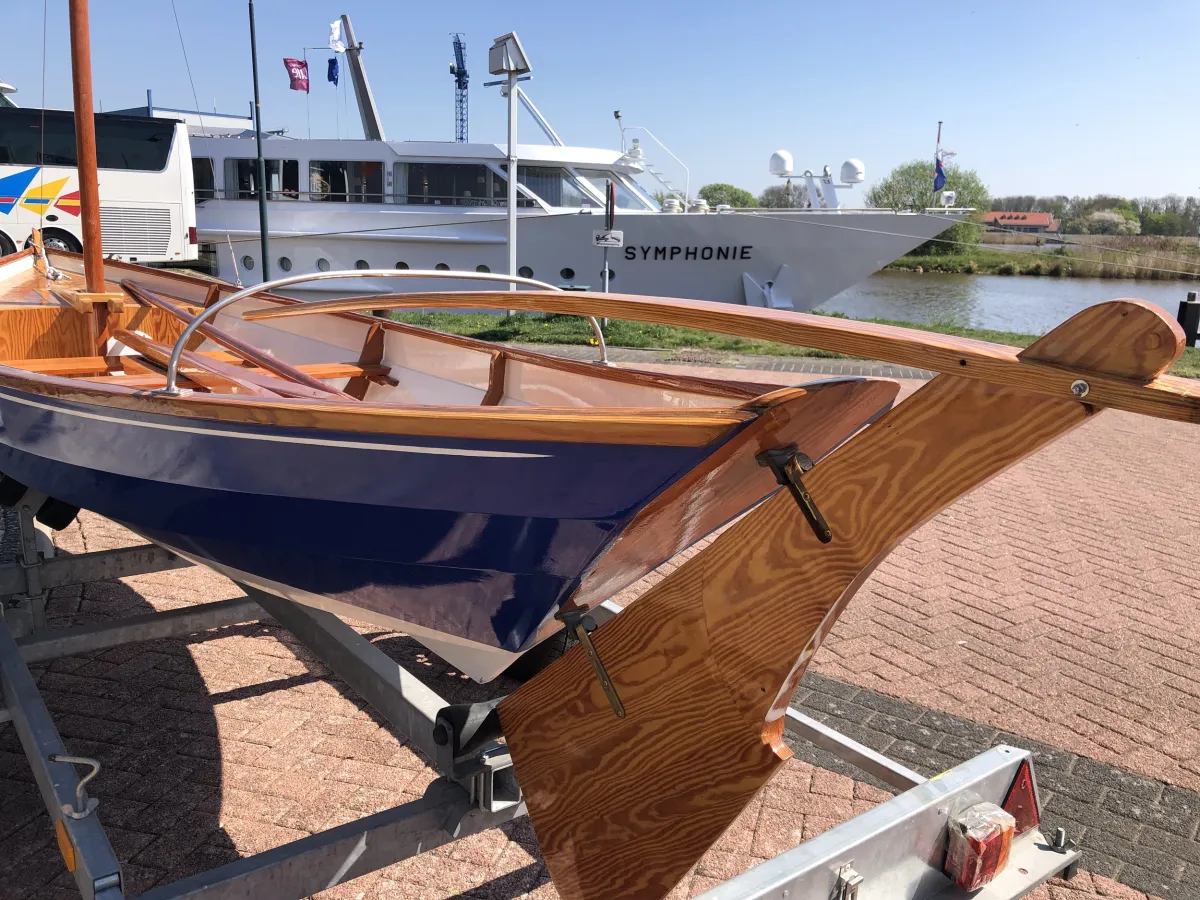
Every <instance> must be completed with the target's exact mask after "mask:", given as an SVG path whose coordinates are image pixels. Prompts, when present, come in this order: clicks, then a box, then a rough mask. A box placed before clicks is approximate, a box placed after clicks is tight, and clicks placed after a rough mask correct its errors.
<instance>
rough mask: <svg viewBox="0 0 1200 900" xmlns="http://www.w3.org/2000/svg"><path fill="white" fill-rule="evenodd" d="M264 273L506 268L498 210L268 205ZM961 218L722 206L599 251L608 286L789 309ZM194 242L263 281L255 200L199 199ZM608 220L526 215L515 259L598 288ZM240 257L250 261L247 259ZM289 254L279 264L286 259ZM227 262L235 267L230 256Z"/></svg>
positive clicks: (655, 220)
mask: <svg viewBox="0 0 1200 900" xmlns="http://www.w3.org/2000/svg"><path fill="white" fill-rule="evenodd" d="M269 206H270V215H269V218H270V223H271V255H272V260H271V271H272V273H273V274H278V273H280V272H281V271H284V270H286V271H288V272H290V273H291V274H297V273H300V272H310V271H311V272H315V271H318V270H319V269H324V268H329V269H335V270H336V269H353V268H356V267H357V268H371V269H391V268H409V269H434V268H436V267H439V266H445V267H448V268H449V269H452V270H461V271H475V270H477V269H479V268H481V267H483V268H486V269H487V270H489V271H492V272H506V271H507V269H508V262H507V260H508V250H507V246H506V243H505V234H506V224H505V219H504V210H503V209H492V208H485V209H477V208H450V209H448V210H446V211H441V212H424V211H418V210H413V209H406V208H404V207H396V206H391V205H388V204H380V205H377V206H370V205H364V204H357V203H356V204H332V203H323V204H313V203H299V202H282V201H277V202H274V203H271V204H269ZM958 218H960V216H957V215H955V214H953V213H951V214H942V213H939V214H927V213H898V212H893V211H891V210H761V211H748V212H744V213H742V212H739V213H728V214H713V213H710V214H706V215H699V214H676V215H671V214H663V213H623V214H622V215H620V216H618V217H617V228H618V229H619V230H621V231H622V232H623V233H624V246H623V247H622V248H613V249H610V250H609V251H608V266H609V271H610V272H611V278H610V289H611V290H613V291H619V292H621V293H628V294H647V295H653V296H660V297H684V298H691V299H696V300H712V301H717V302H723V303H736V304H749V305H753V306H768V307H774V308H779V309H792V310H795V311H798V312H803V311H807V310H810V309H813V308H816V307H818V306H820V304H821V303H823V302H824V301H826V300H828V299H830V298H831V297H833V296H835V295H836V294H838V293H840V292H841V291H843V290H845V289H847V288H849V287H851V286H852V285H854V284H856V283H858V282H859V281H862V280H863V279H864V278H866V277H867V276H869V275H870V274H872V273H873V272H876V271H878V270H879V269H881V268H883V267H884V266H886V265H887V264H888V263H890V262H891V261H892V260H894V259H896V258H897V257H900V256H903V255H904V254H905V253H907V252H908V251H910V250H912V249H913V248H915V247H917V246H919V245H920V244H922V243H923V242H925V241H926V240H928V239H930V238H932V237H935V236H936V235H938V234H939V233H941V232H942V231H943V230H945V229H946V228H947V227H949V226H950V225H952V224H954V222H955V221H957V220H958ZM197 221H198V222H199V228H200V240H201V242H202V243H203V244H204V245H206V246H207V247H208V249H209V252H210V253H211V254H213V255H215V261H216V266H217V269H218V271H217V273H216V274H218V275H219V276H220V277H222V278H226V279H228V280H236V279H235V277H234V276H235V272H236V275H237V276H239V277H240V279H241V281H242V283H245V284H254V283H256V282H258V281H259V280H260V277H261V274H262V264H261V260H260V259H259V246H258V222H257V207H256V206H255V205H253V204H249V203H246V202H243V201H233V202H229V201H225V202H222V203H221V204H220V205H218V204H217V203H216V201H208V202H206V203H203V204H201V205H200V206H199V208H198V210H197ZM602 226H603V217H602V216H599V215H586V214H579V213H569V214H568V213H555V214H545V213H541V212H537V213H525V214H523V215H522V216H521V217H520V220H519V225H518V238H517V248H518V259H517V262H518V266H519V267H521V268H523V269H527V270H528V271H530V272H531V273H532V274H531V277H533V278H535V279H538V280H542V281H546V282H549V283H551V284H555V285H560V286H563V287H574V288H590V289H592V290H600V289H601V288H602V277H601V276H602V274H603V271H604V265H603V259H604V251H603V250H601V249H600V248H597V247H595V246H593V244H592V234H593V232H594V231H595V230H597V229H600V228H601V227H602ZM247 261H248V263H249V265H248V264H247ZM285 261H286V262H285ZM235 263H236V264H235ZM478 287H479V284H478V282H473V283H468V282H462V283H457V282H447V281H446V280H444V279H443V280H437V281H433V280H429V279H426V280H421V279H413V281H412V283H411V288H410V287H409V285H408V284H406V285H405V289H411V290H439V291H441V290H457V289H469V288H474V289H478ZM395 289H396V282H395V281H394V280H392V281H390V282H383V281H380V282H373V281H372V280H371V279H363V280H362V281H361V282H356V283H355V285H354V291H355V292H356V293H357V292H361V293H369V292H373V291H388V290H395ZM293 292H294V294H295V296H297V297H300V298H303V299H318V298H324V297H327V296H332V295H334V292H337V293H343V294H344V293H346V291H345V286H344V285H343V286H341V287H339V286H337V285H331V284H330V283H329V282H320V281H317V282H311V283H309V284H307V285H299V286H297V287H296V288H295V289H294V291H293Z"/></svg>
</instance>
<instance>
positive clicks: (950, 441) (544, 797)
mask: <svg viewBox="0 0 1200 900" xmlns="http://www.w3.org/2000/svg"><path fill="white" fill-rule="evenodd" d="M427 305H428V303H427ZM1110 313H1112V314H1114V315H1115V316H1116V318H1117V319H1119V320H1120V321H1119V323H1114V322H1112V321H1110V318H1109V317H1108V316H1100V317H1099V318H1098V319H1095V320H1093V321H1089V322H1086V323H1085V322H1079V323H1076V322H1075V321H1074V320H1072V321H1070V322H1068V323H1066V324H1064V325H1062V326H1060V327H1059V328H1058V329H1056V330H1055V331H1054V332H1052V333H1051V334H1050V335H1047V337H1046V338H1043V339H1042V341H1039V342H1038V344H1037V345H1035V346H1034V348H1031V350H1033V355H1039V356H1040V358H1041V360H1042V361H1043V362H1044V363H1047V364H1049V365H1053V366H1056V367H1057V366H1060V365H1061V366H1063V370H1064V372H1065V373H1066V374H1067V377H1074V378H1078V377H1080V371H1081V370H1078V369H1074V370H1073V369H1071V368H1070V366H1071V365H1074V364H1076V363H1077V362H1078V361H1080V360H1086V361H1087V364H1088V366H1089V368H1088V370H1085V371H1086V372H1089V373H1097V372H1100V373H1108V372H1109V371H1115V372H1116V373H1119V375H1120V376H1121V377H1123V378H1133V379H1141V380H1148V379H1150V378H1152V377H1153V376H1154V375H1155V374H1156V373H1158V372H1161V371H1163V370H1165V368H1166V367H1167V366H1169V365H1170V363H1171V362H1172V361H1173V359H1174V358H1175V356H1176V355H1177V353H1178V351H1177V349H1176V347H1174V346H1173V345H1170V344H1167V345H1163V344H1160V345H1158V346H1157V347H1147V346H1146V343H1145V335H1146V334H1148V333H1149V334H1155V333H1162V331H1163V328H1162V323H1163V320H1164V318H1165V317H1164V316H1163V315H1162V313H1161V312H1156V311H1154V310H1152V309H1149V308H1145V307H1141V306H1139V305H1134V306H1132V307H1120V306H1117V307H1115V308H1114V305H1110ZM1085 325H1086V326H1087V329H1088V330H1085V328H1084V326H1085ZM1097 326H1099V327H1101V328H1102V330H1103V333H1104V334H1105V335H1106V339H1107V340H1108V341H1109V343H1108V347H1107V349H1106V348H1105V347H1104V346H1101V345H1100V344H1099V342H1098V341H1096V340H1095V339H1094V338H1093V336H1092V332H1091V330H1090V329H1092V328H1096V327H1097ZM1038 345H1041V347H1040V348H1038ZM1047 348H1050V349H1047ZM1043 353H1044V355H1041V354H1043ZM1014 362H1015V364H1016V365H1030V364H1031V363H1024V362H1020V361H1014ZM1093 412H1094V409H1093V408H1092V407H1091V406H1089V405H1088V404H1086V403H1080V402H1077V401H1074V400H1071V399H1068V398H1065V397H1064V398H1056V397H1048V396H1046V395H1044V394H1040V393H1037V392H1033V391H1030V390H1026V389H1023V388H1021V387H1019V386H1016V385H1011V384H991V383H987V382H985V381H980V380H973V379H970V378H967V377H961V376H958V375H940V376H938V377H937V378H935V379H934V380H933V381H931V382H929V383H928V384H926V385H925V386H924V387H922V388H921V389H919V390H918V391H917V392H916V393H915V394H913V395H912V396H911V397H910V398H909V399H907V400H906V401H904V402H903V403H901V404H900V405H899V406H898V407H897V408H895V409H894V410H892V411H891V412H889V413H887V414H886V415H885V416H883V418H881V419H880V420H879V421H878V422H876V423H875V424H874V425H872V426H871V427H869V428H867V429H866V430H865V431H863V432H862V433H860V434H859V435H858V436H856V437H854V438H852V439H851V440H850V441H848V442H847V443H845V444H844V445H842V446H841V447H840V448H839V449H837V450H835V451H834V452H833V453H832V454H831V455H830V456H829V458H828V459H827V460H825V461H823V462H821V463H820V464H818V465H817V466H816V467H815V468H814V469H813V470H812V471H811V472H810V473H808V474H806V475H805V476H804V477H805V482H806V485H807V487H808V488H809V490H810V491H811V494H812V497H813V499H814V500H815V502H816V503H817V504H818V505H819V507H820V510H821V512H822V513H823V514H824V517H825V519H826V520H827V521H828V523H829V526H830V528H831V529H832V533H833V535H834V538H833V541H832V542H831V543H829V544H822V543H821V542H820V540H819V539H818V538H817V536H816V535H815V534H814V532H813V529H812V527H811V526H810V524H809V522H808V521H806V519H805V518H804V516H803V515H802V514H801V512H800V510H799V509H798V508H797V506H796V504H795V502H794V501H793V499H792V497H791V496H790V495H789V494H787V493H786V492H779V493H777V494H775V495H774V496H773V497H772V498H771V499H770V500H767V501H766V502H764V503H763V504H761V505H760V506H758V507H757V508H756V509H755V510H753V511H752V512H750V513H749V514H747V515H746V516H745V517H744V518H742V519H741V520H740V521H739V522H737V523H736V524H734V525H733V526H732V527H730V528H729V529H728V530H727V531H725V532H724V533H723V534H722V535H720V537H718V538H717V539H716V540H715V541H714V542H713V544H712V545H711V546H710V547H708V548H706V549H705V550H704V552H702V553H700V554H698V555H697V556H696V557H694V558H692V559H691V560H689V561H687V562H686V563H684V564H683V565H681V566H680V567H679V568H678V569H676V570H675V571H674V572H672V573H671V574H670V575H668V576H667V577H666V578H665V579H664V580H663V581H661V582H659V583H658V584H657V585H656V586H655V587H654V588H652V589H651V590H650V591H649V592H647V593H646V594H645V595H644V596H643V597H642V598H640V599H639V600H638V601H636V602H635V603H634V604H633V605H632V606H631V607H630V608H629V609H627V610H626V611H625V612H623V613H622V614H621V615H619V616H617V617H616V618H615V619H613V620H612V621H611V622H609V623H608V624H606V625H604V626H603V627H601V628H600V629H599V630H598V631H597V632H596V633H595V634H594V635H592V639H593V641H594V644H595V647H596V650H597V652H598V654H599V657H600V658H601V660H602V661H603V663H604V665H605V667H606V669H607V672H608V675H609V677H610V678H611V680H612V683H613V686H614V687H615V690H616V692H617V694H618V695H619V697H620V699H621V701H622V703H623V706H624V709H625V713H626V715H625V717H624V718H623V719H618V718H617V717H615V716H614V715H613V713H612V710H611V708H610V705H609V703H608V701H607V699H606V697H605V695H604V693H603V691H602V690H601V688H600V685H599V684H598V682H597V679H596V677H595V675H594V673H593V672H592V668H591V666H590V665H589V663H588V661H587V660H586V659H585V658H584V654H583V653H582V651H580V649H579V648H578V647H575V648H572V650H570V651H569V652H568V653H567V654H566V655H565V656H564V657H563V659H562V660H560V661H559V662H557V663H556V664H555V665H553V666H551V667H550V668H548V669H547V670H545V671H544V672H542V673H541V674H540V675H538V676H537V677H535V678H534V679H533V680H531V681H530V682H528V683H527V684H526V685H524V686H523V687H522V688H520V689H519V690H518V691H517V692H516V693H515V694H514V695H512V696H511V697H509V698H507V699H506V700H505V701H503V702H502V703H501V704H500V707H499V714H500V718H501V721H502V723H503V726H504V733H505V736H506V739H507V744H508V750H509V752H510V753H511V754H512V757H513V761H514V765H515V771H516V775H517V779H518V781H519V782H520V784H521V787H522V789H523V791H524V794H525V798H526V802H527V804H528V807H529V812H530V816H531V817H532V820H533V824H534V828H535V830H536V832H537V835H538V840H539V842H540V844H541V848H542V852H543V854H544V856H545V859H546V862H547V865H548V866H549V869H550V873H551V875H552V877H553V879H554V884H555V887H556V889H557V890H558V892H559V894H560V895H561V896H563V897H564V898H566V900H599V898H602V897H604V898H607V897H622V898H635V900H657V898H660V897H662V896H664V895H665V894H666V893H668V892H669V891H670V890H671V889H672V887H673V886H674V885H675V884H676V883H677V882H678V881H679V880H680V879H681V878H682V877H683V876H684V875H685V874H686V873H687V871H688V870H689V869H690V868H691V867H692V866H693V865H694V864H695V862H696V861H697V860H698V859H699V857H700V856H701V855H702V854H703V853H704V852H705V851H706V850H707V849H708V848H709V847H710V846H711V845H712V844H713V843H714V842H715V841H716V840H717V839H718V838H719V837H720V835H721V834H722V832H723V831H724V830H725V829H726V828H727V827H728V826H729V825H730V823H732V822H733V820H734V819H735V818H736V817H737V816H738V815H739V814H740V813H741V811H742V810H743V809H744V808H745V807H746V805H747V804H748V803H749V802H750V801H751V800H752V799H753V798H754V796H755V795H756V794H757V792H758V791H759V790H760V789H761V788H762V787H763V786H764V785H765V784H766V783H767V781H768V780H769V779H770V778H771V776H772V775H773V774H774V773H775V772H776V771H777V770H778V768H779V767H780V766H781V765H782V764H783V762H784V761H785V760H786V759H787V758H788V757H789V756H790V751H789V750H788V748H787V747H786V745H785V744H784V743H783V741H782V735H783V725H784V713H785V711H786V709H787V706H788V703H789V701H790V699H791V696H792V693H793V692H794V690H795V687H796V684H797V683H798V681H799V679H800V677H801V675H802V674H803V673H804V670H805V668H806V666H807V665H808V663H809V661H810V660H811V659H812V656H813V654H814V653H815V652H816V650H817V648H818V647H819V646H820V644H821V641H822V640H823V639H824V637H825V636H826V635H827V634H828V633H829V630H830V628H831V627H832V626H833V624H834V622H835V621H836V620H837V617H838V615H839V614H840V612H841V611H842V609H843V608H844V607H845V605H846V603H847V602H848V601H849V600H850V598H851V597H853V595H854V593H855V592H856V591H857V590H858V588H859V587H861V585H862V584H863V582H864V581H865V580H866V579H867V577H868V576H869V575H870V573H871V572H872V571H873V570H874V568H875V566H876V565H878V563H879V562H880V561H881V560H882V559H883V558H884V557H885V556H886V555H887V553H888V552H890V551H891V549H892V548H893V547H894V546H895V545H896V544H897V543H898V542H899V541H901V540H903V539H904V537H905V536H906V535H908V534H910V533H911V532H912V531H913V530H914V529H916V528H917V527H919V526H920V525H921V524H922V523H923V522H925V521H927V520H928V519H929V518H931V517H932V516H933V515H935V514H936V513H937V512H938V511H940V510H942V509H944V508H945V507H946V506H948V505H950V504H951V503H953V502H954V501H955V500H957V499H958V498H959V497H961V496H963V495H964V494H966V493H967V492H969V491H970V490H972V489H973V488H975V487H977V486H978V485H980V484H981V483H983V482H984V481H986V480H988V479H989V478H991V477H993V476H994V475H996V474H998V473H999V472H1002V471H1003V470H1004V469H1006V468H1008V467H1009V466H1011V465H1012V464H1014V463H1016V462H1017V461H1019V460H1020V459H1022V458H1024V457H1025V456H1027V455H1029V454H1030V453H1032V452H1034V451H1035V450H1037V449H1038V448H1039V447H1042V446H1044V445H1045V444H1047V443H1049V442H1050V441H1053V440H1054V439H1055V438H1057V437H1060V436H1061V435H1063V434H1065V433H1066V432H1067V431H1069V430H1071V429H1073V428H1075V427H1076V426H1078V425H1079V424H1081V423H1082V422H1084V421H1086V420H1087V418H1088V417H1089V416H1090V415H1092V414H1093Z"/></svg>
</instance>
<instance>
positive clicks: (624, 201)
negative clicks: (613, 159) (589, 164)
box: [575, 169, 646, 209]
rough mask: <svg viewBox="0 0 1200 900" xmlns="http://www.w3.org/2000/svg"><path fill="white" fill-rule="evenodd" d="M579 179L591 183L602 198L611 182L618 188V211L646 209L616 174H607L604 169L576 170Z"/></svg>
mask: <svg viewBox="0 0 1200 900" xmlns="http://www.w3.org/2000/svg"><path fill="white" fill-rule="evenodd" d="M575 171H576V172H578V173H579V177H580V178H583V179H585V180H586V181H589V182H591V184H592V187H594V188H595V189H596V190H597V191H599V192H600V196H601V197H603V196H604V188H605V184H604V183H605V182H606V181H611V182H612V183H613V184H615V185H616V186H617V209H645V208H646V204H645V203H643V202H642V201H641V200H640V199H639V198H638V196H637V195H636V194H635V193H634V192H633V191H631V190H630V189H629V188H627V187H625V184H624V182H622V181H621V179H620V178H618V177H617V173H616V172H606V171H604V170H603V169H576V170H575Z"/></svg>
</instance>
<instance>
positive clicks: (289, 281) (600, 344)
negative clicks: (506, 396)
mask: <svg viewBox="0 0 1200 900" xmlns="http://www.w3.org/2000/svg"><path fill="white" fill-rule="evenodd" d="M343 278H451V279H454V280H456V281H463V280H467V281H503V282H508V283H510V284H525V285H530V286H532V287H536V288H542V289H543V290H547V291H561V290H562V288H560V287H557V286H556V285H553V284H547V283H546V282H544V281H535V280H534V279H532V278H523V277H521V276H520V275H502V274H499V273H494V272H456V271H453V270H443V269H339V270H337V271H334V272H309V273H307V274H304V275H289V276H288V277H287V278H276V279H275V280H274V281H264V282H263V283H262V284H256V285H254V286H253V287H248V288H244V289H243V290H240V291H238V292H236V293H234V294H230V295H229V296H228V297H226V298H225V299H224V300H220V301H218V302H216V303H214V304H213V305H212V306H210V307H208V308H207V309H204V310H201V311H200V313H199V314H198V315H196V317H195V318H193V319H192V321H191V322H189V323H188V325H187V327H186V328H184V329H183V333H182V334H180V335H179V340H177V341H176V342H175V346H174V347H172V348H171V359H170V360H169V361H168V363H167V386H166V387H165V388H164V389H163V390H162V393H164V394H179V393H180V390H179V387H178V385H177V384H176V380H177V378H178V375H179V360H180V358H181V357H182V356H183V349H184V347H186V346H187V343H188V340H189V339H190V338H191V336H192V335H193V334H195V332H196V331H197V329H199V328H200V326H201V325H203V324H204V323H205V322H206V321H208V320H209V319H211V318H213V317H214V316H216V314H217V313H219V312H220V311H221V310H223V309H225V308H226V307H227V306H232V305H233V304H234V303H237V302H238V301H239V300H245V299H246V298H247V297H253V296H254V295H255V294H261V293H263V292H264V291H271V290H275V289H276V288H281V287H287V286H288V285H293V284H300V283H302V282H305V281H329V280H332V279H343ZM586 318H587V320H588V321H589V322H590V323H591V325H592V331H593V332H594V333H595V335H596V346H597V348H598V349H599V351H600V359H599V360H598V362H599V363H600V364H601V365H605V366H606V365H608V345H607V344H605V342H604V332H603V331H602V330H601V328H600V323H599V322H598V321H597V320H596V317H595V316H586Z"/></svg>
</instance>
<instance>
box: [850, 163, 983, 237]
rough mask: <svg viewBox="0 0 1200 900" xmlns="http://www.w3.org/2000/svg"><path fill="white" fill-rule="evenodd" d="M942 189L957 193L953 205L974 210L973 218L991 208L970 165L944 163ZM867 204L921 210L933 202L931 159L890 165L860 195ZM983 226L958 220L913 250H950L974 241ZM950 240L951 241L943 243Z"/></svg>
mask: <svg viewBox="0 0 1200 900" xmlns="http://www.w3.org/2000/svg"><path fill="white" fill-rule="evenodd" d="M945 170H946V188H945V189H946V190H948V191H954V192H955V194H956V195H957V196H956V197H955V200H954V205H955V206H958V207H966V208H969V209H974V210H975V216H973V218H975V219H981V218H982V217H983V214H984V213H986V212H988V210H989V209H990V208H991V198H990V197H989V195H988V189H987V186H986V185H985V184H984V183H983V180H982V179H981V178H980V177H979V175H978V174H977V173H976V172H975V170H974V169H964V168H961V167H960V166H956V165H953V164H947V165H946V166H945ZM863 199H864V202H865V203H866V204H867V206H874V207H880V208H883V209H887V208H891V209H906V210H922V209H926V208H927V207H929V206H930V204H932V203H933V163H932V162H930V161H927V160H923V159H914V160H913V161H912V162H907V163H904V164H903V165H900V166H896V168H894V169H892V171H891V173H890V174H889V175H888V176H887V178H885V179H883V180H882V181H881V182H879V183H878V184H876V185H874V186H873V187H872V188H871V189H870V190H869V191H867V193H866V196H865V197H864V198H863ZM982 234H983V227H982V226H981V225H978V224H976V223H974V222H959V223H958V224H957V225H953V226H951V227H950V228H948V229H947V230H946V231H943V232H942V233H941V234H940V235H938V238H939V240H932V241H926V242H925V243H924V244H922V245H921V246H920V247H918V248H917V249H916V250H914V251H912V252H913V253H917V254H928V253H933V252H936V251H938V250H940V251H942V252H954V251H955V250H956V249H958V248H959V245H960V244H978V243H979V239H980V236H981V235H982ZM944 241H953V242H955V243H943V242H944Z"/></svg>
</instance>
